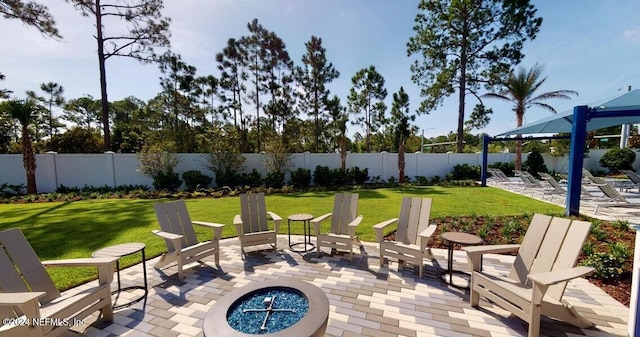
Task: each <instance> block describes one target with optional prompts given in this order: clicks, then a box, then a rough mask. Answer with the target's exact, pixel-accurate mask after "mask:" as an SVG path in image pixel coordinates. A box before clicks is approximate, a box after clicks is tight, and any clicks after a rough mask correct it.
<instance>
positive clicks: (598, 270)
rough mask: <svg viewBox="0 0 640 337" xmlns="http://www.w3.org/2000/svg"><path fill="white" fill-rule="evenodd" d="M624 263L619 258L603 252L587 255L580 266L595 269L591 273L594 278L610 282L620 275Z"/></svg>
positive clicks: (623, 260)
mask: <svg viewBox="0 0 640 337" xmlns="http://www.w3.org/2000/svg"><path fill="white" fill-rule="evenodd" d="M624 262H625V259H623V258H622V257H620V256H616V255H613V254H608V253H605V252H596V253H593V254H591V255H589V256H588V257H587V258H586V259H585V260H584V262H583V263H582V264H583V265H585V266H590V267H593V268H595V270H594V272H593V277H594V278H597V279H600V280H603V281H610V280H614V279H617V278H619V277H620V275H622V272H623V271H624V269H623V268H622V266H623V265H624Z"/></svg>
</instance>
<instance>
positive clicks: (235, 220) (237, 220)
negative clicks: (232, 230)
mask: <svg viewBox="0 0 640 337" xmlns="http://www.w3.org/2000/svg"><path fill="white" fill-rule="evenodd" d="M233 225H234V226H236V232H237V234H238V237H240V236H241V235H242V217H241V216H240V214H236V215H235V216H234V217H233Z"/></svg>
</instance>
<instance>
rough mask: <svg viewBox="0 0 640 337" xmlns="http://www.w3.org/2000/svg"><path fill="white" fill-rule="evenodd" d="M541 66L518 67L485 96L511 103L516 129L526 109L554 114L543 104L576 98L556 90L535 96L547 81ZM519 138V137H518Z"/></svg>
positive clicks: (519, 158)
mask: <svg viewBox="0 0 640 337" xmlns="http://www.w3.org/2000/svg"><path fill="white" fill-rule="evenodd" d="M543 70H544V67H543V66H540V65H538V64H537V63H536V64H535V65H534V66H533V67H532V68H531V69H525V68H524V67H520V69H518V71H517V72H515V71H511V73H510V74H509V76H507V79H506V81H504V83H502V87H503V89H502V90H501V91H500V92H498V93H489V94H485V95H484V96H485V97H492V98H497V99H501V100H504V101H508V102H511V103H513V104H514V105H515V106H514V107H513V111H514V112H515V113H516V127H520V126H522V121H523V119H524V113H525V112H526V110H527V108H529V107H532V106H535V107H539V108H543V109H545V110H548V111H551V112H553V113H556V112H557V111H556V109H554V108H553V107H552V106H551V105H549V104H547V103H544V102H543V101H546V100H548V99H554V98H559V99H571V96H572V95H575V96H578V93H577V92H576V91H573V90H556V91H550V92H545V93H542V94H536V91H537V90H538V89H539V88H540V86H541V85H542V84H543V83H544V81H546V80H547V78H546V77H544V78H542V77H541V76H542V71H543ZM518 136H519V135H518ZM515 168H516V170H521V169H522V141H520V140H519V141H517V142H516V164H515Z"/></svg>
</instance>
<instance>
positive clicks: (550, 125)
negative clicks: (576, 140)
mask: <svg viewBox="0 0 640 337" xmlns="http://www.w3.org/2000/svg"><path fill="white" fill-rule="evenodd" d="M592 108H593V111H596V112H611V111H621V110H640V89H636V90H633V91H629V92H627V93H625V94H623V95H621V96H618V97H616V98H614V99H611V100H608V101H605V102H602V103H595V104H593V105H592ZM633 123H640V115H638V116H613V115H612V116H609V117H599V118H591V119H587V129H586V131H592V130H597V129H602V128H607V127H610V126H615V125H621V124H633ZM572 125H573V109H571V110H567V111H563V112H559V113H557V114H555V115H552V116H549V117H546V118H543V119H540V120H538V121H535V122H532V123H528V124H526V125H523V126H521V127H518V128H515V129H512V130H509V131H505V132H502V133H500V134H498V135H496V137H499V136H510V135H529V134H539V133H562V132H564V133H568V132H571V128H572Z"/></svg>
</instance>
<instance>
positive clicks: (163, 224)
mask: <svg viewBox="0 0 640 337" xmlns="http://www.w3.org/2000/svg"><path fill="white" fill-rule="evenodd" d="M153 207H154V209H155V210H156V217H157V218H158V222H159V223H160V228H161V229H162V230H163V231H165V232H169V233H173V234H178V235H182V236H183V237H182V247H183V248H184V247H189V246H193V245H195V244H197V243H198V238H197V237H196V232H195V230H194V229H193V224H192V223H191V217H190V216H189V211H188V210H187V205H186V203H185V202H184V200H182V199H180V200H176V201H168V202H163V203H156V204H154V205H153ZM165 241H166V245H167V249H168V250H169V252H172V251H173V245H172V244H171V241H169V240H165Z"/></svg>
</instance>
